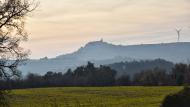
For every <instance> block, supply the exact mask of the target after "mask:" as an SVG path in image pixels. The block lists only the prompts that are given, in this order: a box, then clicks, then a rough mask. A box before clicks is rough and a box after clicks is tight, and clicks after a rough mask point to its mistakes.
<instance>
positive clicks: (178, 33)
mask: <svg viewBox="0 0 190 107" xmlns="http://www.w3.org/2000/svg"><path fill="white" fill-rule="evenodd" d="M175 30H176V32H177V36H178V38H177V41H178V42H179V40H180V36H181V31H182V29H175Z"/></svg>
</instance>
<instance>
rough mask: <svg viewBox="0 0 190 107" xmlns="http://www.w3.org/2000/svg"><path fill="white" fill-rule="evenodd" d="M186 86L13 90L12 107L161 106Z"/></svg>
mask: <svg viewBox="0 0 190 107" xmlns="http://www.w3.org/2000/svg"><path fill="white" fill-rule="evenodd" d="M181 89H182V87H63V88H38V89H26V90H25V89H24V90H13V92H12V99H11V100H12V101H11V102H12V103H11V107H159V106H160V103H161V102H162V100H163V98H164V97H165V96H166V95H168V94H170V93H176V92H178V91H180V90H181Z"/></svg>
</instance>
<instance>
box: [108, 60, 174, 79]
mask: <svg viewBox="0 0 190 107" xmlns="http://www.w3.org/2000/svg"><path fill="white" fill-rule="evenodd" d="M108 66H109V67H111V68H112V69H115V70H116V71H118V72H117V75H118V76H121V75H125V74H127V75H130V76H133V75H134V74H135V73H138V72H140V71H142V70H147V69H154V68H156V67H158V68H161V69H165V70H166V71H167V72H170V71H171V70H172V68H173V66H174V64H173V63H172V62H169V61H166V60H163V59H155V60H140V61H135V60H134V61H126V62H118V63H113V64H110V65H108Z"/></svg>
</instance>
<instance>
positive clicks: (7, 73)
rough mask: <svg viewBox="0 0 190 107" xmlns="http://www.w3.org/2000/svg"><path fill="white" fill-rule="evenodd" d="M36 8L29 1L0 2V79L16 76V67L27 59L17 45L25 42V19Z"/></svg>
mask: <svg viewBox="0 0 190 107" xmlns="http://www.w3.org/2000/svg"><path fill="white" fill-rule="evenodd" d="M36 7H37V4H36V3H34V1H29V0H0V79H10V78H11V77H13V76H15V75H18V74H19V73H18V70H17V66H18V65H19V64H21V62H23V61H24V60H25V59H26V58H27V55H28V51H25V50H24V49H23V48H22V47H20V46H19V44H20V42H22V41H26V40H27V36H28V34H27V32H26V31H25V27H24V25H25V19H26V17H27V16H28V14H29V13H31V12H32V11H33V10H35V8H36Z"/></svg>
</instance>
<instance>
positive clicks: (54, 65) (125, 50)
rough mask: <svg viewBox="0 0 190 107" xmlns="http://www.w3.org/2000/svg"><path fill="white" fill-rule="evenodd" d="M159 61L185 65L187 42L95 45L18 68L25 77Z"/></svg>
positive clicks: (188, 51)
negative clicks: (93, 66) (91, 66)
mask: <svg viewBox="0 0 190 107" xmlns="http://www.w3.org/2000/svg"><path fill="white" fill-rule="evenodd" d="M158 58H160V59H165V60H168V61H171V62H187V61H188V60H189V59H190V42H179V43H163V44H143V45H128V46H124V45H114V44H111V43H107V42H104V41H94V42H89V43H87V44H86V45H85V46H84V47H81V48H80V49H78V50H77V51H75V52H73V53H70V54H65V55H60V56H57V57H55V58H51V59H47V58H44V59H39V60H29V61H27V64H26V65H25V66H21V67H20V70H22V71H23V72H24V73H27V72H37V73H45V72H47V71H65V70H67V69H68V68H73V67H76V66H80V65H83V64H86V62H87V61H91V62H94V63H95V64H96V65H100V64H112V63H115V62H121V61H133V60H147V59H148V60H153V59H158Z"/></svg>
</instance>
